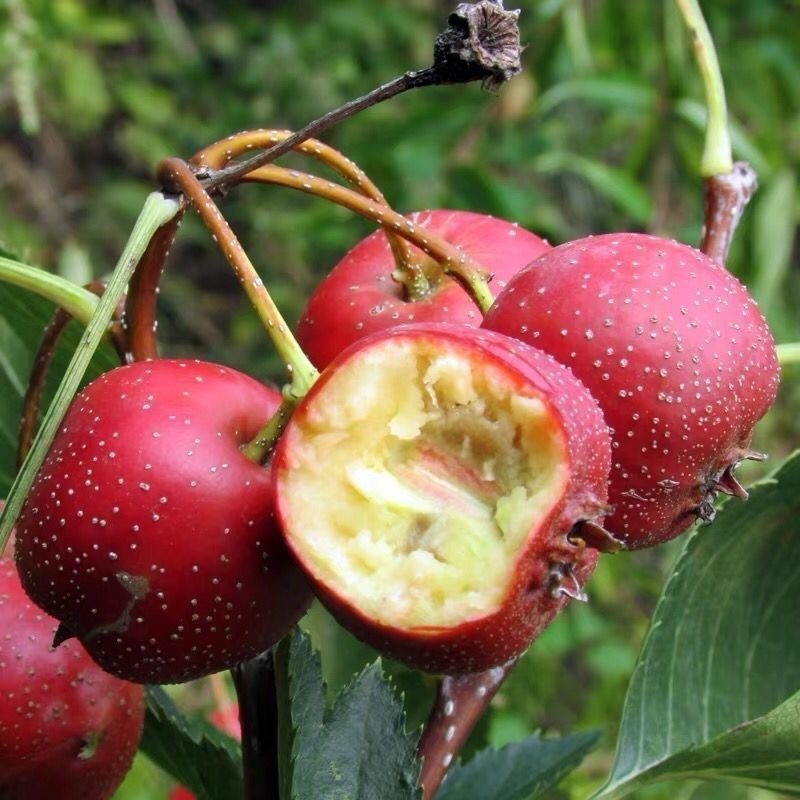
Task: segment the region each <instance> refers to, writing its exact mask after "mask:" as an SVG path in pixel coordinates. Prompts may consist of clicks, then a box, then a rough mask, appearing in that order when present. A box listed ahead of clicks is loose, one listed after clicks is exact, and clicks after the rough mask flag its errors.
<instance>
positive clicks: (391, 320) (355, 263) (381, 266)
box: [296, 209, 550, 369]
mask: <svg viewBox="0 0 800 800" xmlns="http://www.w3.org/2000/svg"><path fill="white" fill-rule="evenodd" d="M407 218H408V220H409V222H410V223H411V224H413V225H416V226H417V227H421V228H427V229H428V230H430V231H432V232H434V233H437V234H438V235H439V236H442V237H443V238H444V239H446V240H447V241H448V242H450V243H451V244H454V245H457V246H459V247H460V248H461V249H462V250H464V251H465V252H466V253H468V254H469V255H470V256H471V257H472V258H473V259H474V260H475V261H477V262H478V263H479V264H481V265H482V266H483V267H485V268H486V269H487V270H488V271H489V273H491V274H492V275H493V276H494V277H493V278H492V281H491V283H490V287H491V288H492V291H493V292H494V293H495V294H496V293H498V292H499V291H500V290H501V289H502V288H503V287H504V286H505V285H506V283H507V281H508V280H509V279H510V278H511V276H512V275H514V273H516V272H517V271H518V270H520V269H522V267H524V266H525V265H526V264H528V263H529V262H530V261H532V260H533V259H534V258H536V257H537V256H538V255H540V254H541V253H543V252H545V251H546V250H549V249H550V245H549V244H548V243H547V242H546V241H545V240H544V239H541V238H539V237H538V236H536V234H533V233H530V232H529V231H527V230H525V229H524V228H520V227H519V226H518V225H515V224H514V223H511V222H506V221H505V220H502V219H497V218H496V217H492V216H489V215H486V214H475V213H472V212H469V211H448V210H445V209H436V210H432V211H417V212H415V213H413V214H409V215H408V217H407ZM415 252H416V254H417V255H418V256H420V257H421V259H422V260H421V262H420V263H421V264H422V265H423V266H424V268H425V270H426V272H427V273H428V274H429V275H431V277H432V282H433V287H432V289H431V291H430V292H429V293H428V294H426V295H425V296H424V297H422V298H420V299H417V300H414V301H409V300H407V299H406V298H405V296H404V295H405V292H404V287H403V285H402V284H401V283H400V282H398V281H397V280H395V279H394V278H393V277H392V273H393V271H394V270H395V268H396V265H395V262H394V258H393V256H392V252H391V250H390V248H389V244H388V242H387V240H386V236H385V235H384V233H383V231H380V230H378V231H375V232H374V233H373V234H371V235H370V236H367V237H366V239H363V240H362V241H361V242H359V243H358V244H357V245H356V246H355V247H353V248H352V249H351V250H350V252H348V253H347V254H346V255H345V256H344V258H342V260H341V261H340V262H339V263H338V264H337V265H336V266H335V267H334V268H333V270H331V272H330V274H329V275H328V276H327V277H326V278H325V279H324V280H323V281H322V283H321V284H320V285H319V286H318V287H317V289H316V290H315V292H314V293H313V294H312V296H311V298H310V299H309V301H308V303H307V305H306V308H305V310H304V311H303V313H302V315H301V317H300V322H299V323H298V325H297V331H296V334H297V339H298V341H299V342H300V346H301V347H302V348H303V350H305V352H306V354H307V355H308V357H309V358H310V359H311V361H312V362H313V364H314V366H316V367H317V368H318V369H323V368H324V367H326V366H327V365H328V364H329V363H330V362H331V360H332V359H333V358H334V357H335V356H336V355H338V354H339V353H340V352H341V351H342V350H344V349H345V347H347V346H348V345H349V344H352V343H353V342H354V341H356V340H357V339H360V338H362V337H364V336H367V335H368V334H370V333H374V332H376V331H379V330H384V329H386V328H390V327H394V326H396V325H402V324H405V323H410V322H453V323H465V324H467V325H472V326H474V327H478V325H480V323H481V313H480V311H479V309H478V308H477V306H476V305H475V303H474V302H473V301H472V300H471V299H470V297H469V295H467V293H466V291H465V290H464V289H463V288H462V287H461V286H459V284H458V283H457V282H456V281H455V280H453V279H452V278H450V277H448V276H446V275H443V274H442V272H441V268H440V267H439V266H438V265H436V264H435V262H434V261H433V259H431V258H429V257H427V256H423V255H422V254H421V252H420V251H416V250H415Z"/></svg>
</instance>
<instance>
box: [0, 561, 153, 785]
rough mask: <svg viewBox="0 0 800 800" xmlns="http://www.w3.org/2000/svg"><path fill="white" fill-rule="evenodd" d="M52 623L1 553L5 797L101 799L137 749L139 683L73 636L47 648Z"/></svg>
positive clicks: (1, 780)
mask: <svg viewBox="0 0 800 800" xmlns="http://www.w3.org/2000/svg"><path fill="white" fill-rule="evenodd" d="M57 626H58V622H57V621H56V620H54V619H53V618H52V617H49V616H47V615H46V614H44V613H43V612H42V611H41V610H40V609H38V608H36V606H34V605H33V603H31V601H30V600H29V599H28V597H27V596H26V594H25V592H24V591H23V589H22V586H21V585H20V582H19V578H18V576H17V571H16V569H15V567H14V563H13V561H11V559H8V558H3V559H0V629H2V631H3V635H2V637H0V699H1V701H2V702H0V797H2V798H3V800H36V798H46V797H53V798H58V800H105V798H108V797H111V795H112V794H113V793H114V791H115V789H116V788H117V786H118V785H119V784H120V783H121V782H122V779H123V777H124V776H125V773H126V772H127V771H128V768H129V767H130V765H131V761H132V760H133V757H134V754H135V753H136V748H137V746H138V743H139V737H140V735H141V732H142V720H143V717H144V693H143V690H142V687H141V686H137V685H136V684H133V683H127V682H126V681H121V680H119V678H115V677H114V676H112V675H109V674H107V673H106V672H103V670H101V669H100V667H98V666H97V665H96V664H95V663H94V661H92V659H91V658H90V657H89V655H88V654H87V652H86V651H85V650H84V648H83V647H82V646H81V645H80V644H79V643H78V642H76V641H72V642H67V643H66V644H64V645H63V646H62V647H60V648H58V649H56V650H53V649H52V647H51V645H50V643H51V642H52V640H53V635H54V634H55V632H56V628H57Z"/></svg>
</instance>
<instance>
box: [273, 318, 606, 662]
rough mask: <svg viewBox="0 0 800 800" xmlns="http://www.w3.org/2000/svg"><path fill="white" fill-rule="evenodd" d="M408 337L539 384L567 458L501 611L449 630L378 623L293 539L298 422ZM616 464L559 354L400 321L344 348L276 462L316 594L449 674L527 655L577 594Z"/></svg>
mask: <svg viewBox="0 0 800 800" xmlns="http://www.w3.org/2000/svg"><path fill="white" fill-rule="evenodd" d="M402 338H411V339H419V338H429V339H432V340H434V341H435V342H436V343H437V346H438V347H440V348H459V349H464V350H466V351H467V352H469V353H470V354H471V357H472V358H473V359H474V360H475V369H480V368H481V364H485V363H493V364H494V365H499V366H501V367H502V368H504V370H506V371H507V372H508V374H510V375H512V376H513V379H514V381H515V382H517V383H518V385H519V386H520V391H521V392H525V391H528V390H530V389H531V388H533V389H534V390H535V391H536V393H537V394H539V397H540V398H541V399H542V401H543V402H544V404H545V405H546V406H547V408H548V410H549V411H550V412H551V413H552V415H553V416H554V417H555V418H556V419H557V420H558V424H559V426H560V428H561V431H562V435H563V440H564V444H565V448H566V454H567V458H568V462H569V475H568V479H567V481H566V483H565V486H564V490H563V492H562V494H561V497H560V499H559V501H558V503H556V504H555V505H554V507H553V509H552V510H551V512H550V513H549V514H547V515H546V516H545V517H544V518H543V519H542V521H541V524H540V525H539V526H538V528H535V529H534V530H532V531H531V532H530V533H529V534H528V537H527V539H526V541H525V544H524V545H523V546H522V547H521V548H520V551H519V553H518V555H517V558H516V568H515V575H514V577H513V579H512V581H511V583H510V585H509V589H508V591H507V593H506V596H505V597H504V599H503V600H502V602H501V603H500V605H499V608H497V609H496V610H495V611H493V612H491V613H488V614H484V615H482V616H478V617H475V618H473V619H470V620H468V621H466V622H464V623H461V624H459V625H456V626H451V627H434V626H429V627H416V628H413V629H401V628H399V627H394V626H390V625H386V624H381V623H379V622H378V621H376V620H374V619H372V618H370V617H369V616H367V615H366V614H365V613H363V612H362V611H361V610H360V609H358V608H357V607H356V606H354V605H353V604H352V603H351V602H350V601H349V600H348V599H347V597H345V596H344V593H343V591H341V589H339V588H337V587H336V586H329V585H326V584H325V583H324V582H323V581H321V580H320V579H319V578H318V576H317V575H316V574H315V571H314V568H313V565H311V564H308V563H306V562H304V559H303V554H302V553H301V552H300V551H299V550H298V548H297V546H296V545H295V544H294V542H293V540H292V520H291V509H290V508H288V507H287V504H286V503H285V501H284V497H283V491H282V483H283V481H285V480H286V478H287V476H288V475H290V474H291V470H292V468H293V467H292V462H293V459H294V455H293V450H294V449H295V448H296V447H297V441H296V438H297V434H296V430H297V425H298V422H299V421H300V420H301V419H302V418H303V417H304V416H306V415H313V414H314V407H315V404H317V403H330V402H332V400H331V398H326V397H325V387H326V384H327V383H328V382H329V380H330V378H331V376H332V375H333V374H334V373H335V371H336V370H337V369H338V368H340V367H342V365H344V364H346V363H347V362H348V361H350V360H352V359H356V358H360V357H363V356H364V355H365V354H368V353H369V351H370V350H372V349H373V348H375V347H376V346H379V345H380V344H381V343H382V342H385V341H387V340H390V339H402ZM610 460H611V452H610V441H609V436H608V431H607V427H606V424H605V421H604V420H603V416H602V413H601V412H600V409H599V407H598V406H597V403H596V402H595V400H594V399H593V398H592V396H591V395H590V394H589V392H588V391H587V390H586V388H585V387H584V386H583V385H582V384H581V383H580V382H579V381H578V380H577V379H576V378H575V377H574V376H573V375H572V373H571V372H570V371H569V370H568V369H565V368H564V367H563V366H562V365H561V364H559V363H557V362H556V361H555V359H553V358H551V357H550V356H548V355H547V354H545V353H543V352H541V351H539V350H537V349H535V348H533V347H530V346H527V345H525V344H523V343H521V342H515V341H514V340H513V339H510V338H508V337H505V336H501V335H499V334H496V333H494V332H492V331H481V330H479V329H473V328H470V327H467V326H464V325H449V324H447V323H427V324H414V325H404V326H400V327H397V328H393V329H391V330H388V331H382V332H379V333H376V334H373V335H372V336H370V337H367V338H365V339H362V340H360V341H358V342H356V343H355V344H354V345H352V346H351V347H349V348H348V349H347V350H345V351H344V352H343V353H341V354H340V355H339V356H338V357H337V358H336V359H335V360H334V362H333V363H332V364H331V366H330V368H329V369H327V370H326V371H325V372H324V373H323V374H322V376H321V377H320V379H319V380H318V381H317V383H316V384H315V385H314V386H313V387H312V389H311V391H310V392H309V393H308V395H307V396H306V397H305V398H304V399H303V401H302V402H301V404H300V405H299V406H298V408H297V409H296V411H295V413H294V415H293V417H292V420H291V421H290V422H289V425H288V426H287V429H286V431H285V432H284V435H283V437H282V438H281V440H280V442H279V443H278V447H277V450H276V452H275V456H274V459H273V467H274V473H273V474H274V478H275V492H276V501H275V513H276V516H277V518H278V521H279V524H280V525H281V528H282V530H283V531H284V535H285V536H286V537H287V541H288V544H289V547H290V548H292V550H293V551H294V553H295V556H296V558H297V560H298V562H299V563H300V564H301V565H302V567H303V569H304V570H305V571H306V575H307V577H308V579H309V582H310V583H311V584H312V586H313V587H314V592H315V594H316V595H317V597H318V598H319V599H320V600H321V601H322V602H323V603H324V604H325V606H326V607H327V608H328V610H329V611H330V612H331V613H332V614H333V615H334V616H335V617H336V618H337V619H338V620H339V622H340V623H341V624H342V625H343V626H344V627H345V628H347V629H348V630H350V631H351V632H352V633H353V634H354V635H356V636H357V637H358V638H360V639H361V640H362V641H364V642H366V643H367V644H369V645H370V646H372V647H373V648H375V649H376V650H378V651H379V652H380V653H382V654H383V655H386V656H389V657H391V658H395V659H397V660H399V661H402V662H404V663H406V664H407V665H409V666H411V667H413V668H416V669H421V670H425V671H428V672H443V673H446V674H450V675H452V674H461V673H466V672H478V671H482V670H486V669H490V668H492V667H495V666H499V665H501V664H504V663H505V662H507V661H508V660H509V659H512V658H514V657H516V656H518V655H519V654H521V653H522V652H524V650H525V649H526V648H527V647H528V646H529V645H530V643H531V642H532V641H533V639H534V638H536V636H537V635H538V634H539V633H540V632H541V631H542V630H544V628H545V627H546V626H547V625H548V624H549V623H550V621H551V620H552V619H553V617H555V616H556V614H557V613H558V612H559V611H561V609H563V608H564V606H565V605H566V604H567V602H568V601H569V598H570V597H576V596H578V597H580V596H581V594H582V593H581V587H582V585H583V584H584V583H585V581H586V580H587V578H588V577H589V575H590V574H591V572H592V570H593V569H594V566H595V564H596V562H597V556H598V551H597V550H596V549H594V548H593V547H587V546H586V543H585V541H583V540H582V538H581V535H580V529H579V526H580V523H581V522H582V521H584V520H598V519H599V517H601V516H602V513H603V512H604V511H605V508H606V506H605V503H606V499H607V483H608V473H609V468H610ZM342 588H344V589H346V587H342Z"/></svg>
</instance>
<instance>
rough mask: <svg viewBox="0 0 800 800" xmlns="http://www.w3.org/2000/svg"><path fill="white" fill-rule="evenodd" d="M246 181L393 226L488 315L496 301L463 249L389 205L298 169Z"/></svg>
mask: <svg viewBox="0 0 800 800" xmlns="http://www.w3.org/2000/svg"><path fill="white" fill-rule="evenodd" d="M242 180H243V181H255V182H259V183H271V184H278V185H281V186H288V187H290V188H293V189H297V190H299V191H301V192H306V194H312V195H315V196H316V197H324V198H325V199H326V200H330V201H331V202H334V203H338V204H339V205H342V206H344V207H345V208H348V209H350V210H351V211H355V212H356V213H357V214H360V215H361V216H363V217H366V218H367V219H369V220H372V221H373V222H376V223H378V224H379V225H381V226H383V227H384V228H387V227H391V228H392V230H394V231H395V232H396V233H397V234H398V235H399V236H402V237H403V238H404V239H407V240H408V241H409V242H411V243H412V244H414V245H416V246H417V247H418V248H419V249H420V250H422V251H423V252H424V253H426V254H427V255H429V256H430V257H431V258H433V259H434V260H436V261H437V262H438V263H439V265H440V266H441V267H442V270H443V271H444V272H445V273H446V274H447V275H450V276H451V277H452V278H454V279H455V280H457V281H458V282H459V283H460V284H461V285H462V286H463V287H464V289H465V291H466V292H467V293H468V294H469V295H470V297H471V298H472V299H473V300H474V301H475V303H476V305H477V306H478V308H480V310H481V312H482V313H483V314H485V313H486V312H487V311H488V310H489V308H490V306H491V305H492V303H493V302H494V298H493V296H492V293H491V291H490V289H489V278H490V276H488V275H487V274H486V271H485V270H484V269H483V267H482V266H481V265H480V264H479V263H478V262H477V261H475V260H474V259H472V258H471V257H470V256H468V255H467V254H466V253H465V252H464V251H463V250H460V249H459V248H457V247H455V246H454V245H452V244H450V242H448V241H447V240H446V239H445V238H444V237H441V236H438V235H437V234H435V233H433V232H432V231H429V230H427V229H426V228H423V227H418V226H416V225H414V224H413V223H412V222H411V221H409V220H408V219H406V218H405V217H404V216H403V215H402V214H398V213H397V212H396V211H394V210H393V209H392V208H390V207H389V206H385V205H378V204H376V203H374V202H373V201H371V200H368V199H366V198H364V197H363V196H362V195H360V194H358V193H357V192H354V191H353V190H352V189H347V188H346V187H344V186H339V185H338V184H335V183H332V182H330V181H325V180H322V179H321V178H318V177H316V176H315V175H310V174H309V173H307V172H299V171H297V170H287V169H284V168H282V167H276V166H273V165H270V166H266V167H260V168H259V169H257V170H255V171H253V172H251V173H248V174H247V175H244V176H243V178H242Z"/></svg>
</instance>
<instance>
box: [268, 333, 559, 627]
mask: <svg viewBox="0 0 800 800" xmlns="http://www.w3.org/2000/svg"><path fill="white" fill-rule="evenodd" d="M287 444H288V449H287V454H288V458H287V466H288V467H289V469H287V470H286V472H285V474H284V476H283V479H282V487H281V492H282V503H283V504H284V505H283V508H284V513H285V514H286V515H288V518H290V519H291V526H290V527H291V537H292V544H293V546H294V547H295V548H297V550H298V553H299V554H300V556H301V560H302V561H303V563H305V564H306V565H307V567H308V568H310V569H311V570H313V571H314V573H315V577H316V578H317V579H319V580H321V581H322V582H324V583H325V584H326V585H330V586H336V587H337V591H340V592H341V594H342V595H343V597H344V598H346V599H347V600H348V601H349V602H350V603H352V604H353V605H355V606H356V607H358V608H359V609H361V611H362V612H363V613H365V614H366V615H368V616H369V617H371V618H372V619H374V620H377V621H379V622H381V623H383V624H386V625H391V626H395V627H400V628H414V627H419V626H424V627H432V626H434V627H435V626H451V625H455V624H458V623H459V622H462V621H465V620H468V619H472V618H474V617H477V616H481V615H483V614H485V613H488V612H490V611H493V610H495V609H496V608H497V607H499V606H500V604H501V602H502V600H503V598H504V597H505V596H506V595H507V593H508V592H509V589H510V586H509V584H510V582H511V580H512V577H513V574H514V565H515V559H516V556H517V553H518V552H519V550H520V548H521V546H522V544H523V543H524V542H525V540H526V539H527V537H528V535H529V534H530V533H531V531H532V529H534V528H536V526H537V524H538V523H539V522H540V521H541V520H543V519H545V518H546V517H547V515H548V513H549V512H550V511H551V510H552V508H553V507H554V505H555V504H556V503H557V502H558V501H559V499H560V498H561V496H562V494H563V491H564V486H565V483H566V481H567V479H568V475H567V469H566V467H565V466H564V465H565V464H566V463H567V459H566V454H565V445H564V441H563V434H562V432H561V429H560V427H559V426H558V424H557V423H556V422H555V420H554V419H553V416H552V413H551V409H550V407H549V405H548V404H547V403H546V402H544V401H543V399H542V398H541V397H540V396H539V395H538V394H537V393H536V390H535V389H534V388H533V387H532V386H529V385H527V384H526V383H525V382H524V381H522V380H520V379H518V378H517V376H515V374H514V373H513V372H512V371H510V370H509V369H507V368H506V367H504V366H501V365H499V364H494V363H492V362H491V360H489V359H487V358H486V356H485V354H482V355H478V354H476V352H475V351H472V350H470V348H468V347H459V346H457V345H456V344H455V343H453V342H449V343H443V342H441V341H433V340H431V339H429V338H427V337H417V338H412V337H409V338H400V339H396V340H387V341H385V342H382V343H381V344H380V345H378V346H373V347H371V348H369V349H368V350H366V351H364V352H360V353H359V354H358V355H357V357H352V358H350V359H348V360H346V361H345V362H344V363H343V364H342V365H340V366H339V367H338V368H337V369H336V370H335V372H334V373H333V374H332V375H331V376H330V377H329V378H328V379H327V382H326V383H325V385H324V387H323V389H322V390H321V391H320V392H318V393H317V394H316V395H315V396H314V397H313V398H310V403H309V404H308V405H307V406H306V408H305V411H304V413H302V414H299V415H298V416H297V417H296V418H295V420H294V424H293V426H292V429H291V431H290V432H289V439H288V441H287Z"/></svg>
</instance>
